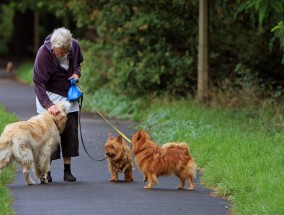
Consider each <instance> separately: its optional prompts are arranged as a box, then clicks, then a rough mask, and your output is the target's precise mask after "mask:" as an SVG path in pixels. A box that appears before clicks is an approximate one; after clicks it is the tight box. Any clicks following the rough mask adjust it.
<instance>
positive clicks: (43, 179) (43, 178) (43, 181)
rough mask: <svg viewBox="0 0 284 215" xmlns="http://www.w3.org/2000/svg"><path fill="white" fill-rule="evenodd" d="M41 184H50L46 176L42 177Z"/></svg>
mask: <svg viewBox="0 0 284 215" xmlns="http://www.w3.org/2000/svg"><path fill="white" fill-rule="evenodd" d="M40 183H41V184H48V180H47V178H46V177H45V176H42V177H40Z"/></svg>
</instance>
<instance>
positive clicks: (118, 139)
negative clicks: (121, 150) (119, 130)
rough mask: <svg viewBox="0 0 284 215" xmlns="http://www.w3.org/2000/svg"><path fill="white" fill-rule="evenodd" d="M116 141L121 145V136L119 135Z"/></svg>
mask: <svg viewBox="0 0 284 215" xmlns="http://www.w3.org/2000/svg"><path fill="white" fill-rule="evenodd" d="M116 141H117V142H118V143H120V144H122V143H123V140H122V136H121V135H119V136H118V137H117V139H116Z"/></svg>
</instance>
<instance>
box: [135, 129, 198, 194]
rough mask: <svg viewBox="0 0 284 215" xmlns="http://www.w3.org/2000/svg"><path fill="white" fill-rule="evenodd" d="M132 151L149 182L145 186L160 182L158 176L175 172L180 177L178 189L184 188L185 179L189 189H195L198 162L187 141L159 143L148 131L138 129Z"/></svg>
mask: <svg viewBox="0 0 284 215" xmlns="http://www.w3.org/2000/svg"><path fill="white" fill-rule="evenodd" d="M131 144H132V153H133V155H135V162H136V164H137V166H138V169H139V170H140V171H141V172H142V174H143V176H144V182H145V181H147V180H149V183H148V185H147V186H145V187H144V188H148V189H151V188H152V186H153V184H157V183H158V177H159V176H162V175H171V174H174V175H176V176H177V177H178V178H179V179H180V185H179V186H178V189H183V188H184V185H185V180H186V179H187V180H188V182H189V188H188V189H189V190H193V189H194V183H193V178H194V177H195V174H196V164H195V162H194V160H193V159H192V157H191V156H190V154H189V148H188V146H187V144H186V143H184V142H182V143H174V142H173V143H167V144H164V145H163V146H159V145H157V144H156V143H155V142H154V141H153V140H151V139H150V137H149V134H148V133H147V132H146V131H137V132H136V133H135V135H134V136H133V138H132V142H131Z"/></svg>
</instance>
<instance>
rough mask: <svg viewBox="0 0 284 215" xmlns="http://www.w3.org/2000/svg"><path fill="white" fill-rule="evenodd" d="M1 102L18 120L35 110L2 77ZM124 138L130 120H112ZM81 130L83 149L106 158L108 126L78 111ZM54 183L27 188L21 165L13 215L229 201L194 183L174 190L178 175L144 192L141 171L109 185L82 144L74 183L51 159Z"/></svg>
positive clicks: (196, 209) (218, 209) (104, 212)
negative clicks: (130, 179)
mask: <svg viewBox="0 0 284 215" xmlns="http://www.w3.org/2000/svg"><path fill="white" fill-rule="evenodd" d="M0 104H2V105H4V106H5V107H6V109H7V110H8V111H10V112H13V113H15V114H16V115H17V116H18V117H19V119H20V120H26V119H28V118H30V117H31V116H33V115H35V114H36V111H35V94H34V91H33V88H32V87H30V86H27V85H24V84H21V83H17V82H16V81H13V80H11V79H4V78H2V79H0ZM111 122H112V123H113V124H114V125H115V126H117V127H118V128H119V129H120V130H121V131H122V132H123V133H125V134H126V135H127V136H128V137H130V138H131V137H132V135H133V134H134V132H135V131H134V130H132V129H131V122H128V121H120V120H111ZM81 123H82V130H83V131H82V133H83V138H84V142H85V145H86V148H87V149H88V151H89V153H90V154H91V155H92V156H94V157H95V158H97V159H101V158H104V149H103V147H104V144H105V141H106V140H107V137H108V133H109V132H112V133H113V134H114V135H115V136H117V134H116V133H115V132H114V131H113V129H112V128H111V126H110V125H109V124H107V123H106V122H105V121H104V120H102V119H101V118H100V117H98V116H96V115H95V114H90V113H89V114H87V113H84V114H82V117H81ZM51 168H52V177H53V182H52V183H49V184H46V185H41V184H36V185H34V186H28V185H26V183H25V182H24V179H23V176H22V170H21V168H20V167H19V168H18V171H17V173H16V178H15V181H14V182H13V184H11V185H9V189H10V191H11V193H12V195H13V197H14V204H13V207H14V210H15V212H16V214H17V215H39V214H40V215H65V214H69V215H73V214H74V215H78V214H80V215H89V214H90V215H91V214H92V215H96V214H98V215H120V214H123V215H128V214H129V215H134V214H135V215H142V214H147V215H152V214H158V215H176V214H182V215H184V214H188V215H189V214H192V215H224V214H229V213H228V209H227V208H228V207H229V204H228V202H227V201H226V200H224V199H222V198H217V197H212V196H211V195H210V193H211V191H210V190H209V189H206V188H204V187H203V186H201V185H200V184H199V183H198V179H196V180H195V182H196V189H195V191H187V190H176V187H177V185H178V183H179V182H178V179H177V178H175V177H161V178H159V184H158V186H155V187H154V189H152V190H145V189H144V188H143V187H144V186H145V184H144V183H143V181H142V175H141V174H140V172H138V170H137V168H135V170H134V177H135V181H134V182H130V183H126V182H123V181H120V182H117V183H111V182H109V181H108V179H109V177H110V173H109V172H108V169H107V161H106V160H104V161H100V162H99V161H94V160H92V159H90V158H89V157H88V156H87V154H86V153H85V151H84V150H83V147H82V145H80V156H79V157H76V158H73V159H72V172H73V174H74V175H75V176H76V177H77V182H64V181H63V161H62V159H60V160H56V161H53V162H52V167H51ZM32 175H33V174H32ZM120 179H122V175H120Z"/></svg>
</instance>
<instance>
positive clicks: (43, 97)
mask: <svg viewBox="0 0 284 215" xmlns="http://www.w3.org/2000/svg"><path fill="white" fill-rule="evenodd" d="M50 38H51V35H48V36H47V37H46V39H45V41H44V44H43V45H42V46H41V47H40V48H39V50H38V52H37V56H36V59H35V63H34V74H33V81H34V84H35V93H36V96H37V97H38V100H39V102H40V104H41V106H42V107H43V108H45V109H47V108H49V107H50V106H52V105H53V102H52V101H50V99H49V97H48V96H47V94H46V91H49V92H53V93H56V94H58V95H61V96H64V97H67V93H68V90H69V88H70V81H69V80H68V78H69V77H70V76H72V74H77V75H78V76H79V77H80V76H81V68H80V64H81V63H82V62H83V55H82V53H81V49H80V45H79V43H78V41H77V40H75V39H74V38H72V49H71V51H70V52H69V54H68V59H69V69H68V71H67V70H66V69H64V68H63V67H61V66H60V64H59V61H58V59H57V58H56V57H55V55H54V54H53V52H52V49H51V43H50Z"/></svg>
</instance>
